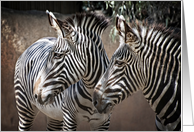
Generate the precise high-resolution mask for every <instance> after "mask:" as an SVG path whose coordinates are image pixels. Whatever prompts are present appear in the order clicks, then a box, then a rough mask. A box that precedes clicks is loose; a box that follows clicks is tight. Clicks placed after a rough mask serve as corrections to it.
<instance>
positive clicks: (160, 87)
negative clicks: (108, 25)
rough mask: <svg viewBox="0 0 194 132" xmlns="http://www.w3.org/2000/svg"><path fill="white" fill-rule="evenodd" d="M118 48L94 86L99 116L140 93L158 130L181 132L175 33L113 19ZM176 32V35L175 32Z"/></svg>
mask: <svg viewBox="0 0 194 132" xmlns="http://www.w3.org/2000/svg"><path fill="white" fill-rule="evenodd" d="M116 24H117V25H116V26H117V30H118V33H119V35H120V37H121V42H120V46H119V47H118V49H117V50H116V51H115V53H114V54H113V56H112V58H111V61H110V64H109V66H108V68H107V70H106V72H105V73H104V75H103V77H102V78H101V79H100V81H99V83H98V84H97V86H96V87H95V92H94V97H93V103H94V105H95V106H96V108H97V109H98V111H99V112H100V113H109V112H110V111H111V110H112V108H113V107H114V105H115V104H118V103H120V102H121V101H122V100H124V99H126V98H127V97H128V96H130V95H131V94H133V93H135V92H136V91H138V90H142V91H143V94H144V97H145V98H146V100H147V101H148V103H149V105H150V106H151V108H152V109H153V110H154V111H155V113H156V126H157V128H158V130H181V39H180V32H179V30H171V29H167V28H165V27H163V26H162V25H157V24H152V25H151V24H148V23H147V22H146V21H144V22H142V23H141V22H138V21H137V22H134V23H130V24H127V23H126V22H125V20H124V19H123V18H122V17H117V22H116ZM177 31H178V32H177Z"/></svg>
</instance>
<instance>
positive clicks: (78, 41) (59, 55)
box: [34, 12, 109, 104]
mask: <svg viewBox="0 0 194 132" xmlns="http://www.w3.org/2000/svg"><path fill="white" fill-rule="evenodd" d="M48 16H49V22H50V24H51V26H52V27H54V29H56V31H57V33H58V39H57V40H56V42H55V44H54V46H53V48H52V50H51V51H50V54H49V56H48V58H47V63H46V64H45V68H44V70H43V72H42V73H41V74H40V76H39V77H38V80H37V81H36V82H37V84H38V85H36V84H35V86H37V87H35V90H34V96H35V98H36V99H37V101H38V102H39V103H40V104H50V103H52V102H53V101H54V100H53V99H54V97H55V96H56V95H57V94H59V93H60V92H62V91H63V90H65V89H67V88H68V87H69V86H70V85H72V84H74V83H76V82H78V81H79V80H80V79H82V78H83V79H85V80H84V82H87V81H89V80H91V77H92V76H94V74H96V73H97V72H96V71H94V68H96V69H98V68H101V66H99V65H98V64H100V65H103V64H104V63H103V61H108V59H107V60H106V59H105V60H104V59H103V57H104V56H106V55H105V54H104V52H105V51H104V47H103V45H102V41H101V38H100V37H101V34H102V32H103V31H104V29H105V28H106V27H107V26H108V23H109V20H108V19H105V17H102V16H97V15H95V14H84V13H81V14H76V15H73V16H72V17H69V18H67V19H65V21H60V20H59V19H56V18H55V16H54V15H53V14H52V13H51V12H48ZM96 59H97V60H98V62H97V63H96V62H95V60H96ZM105 64H107V63H105ZM102 67H107V66H102ZM99 70H100V72H104V71H105V69H99ZM95 72H96V73H95ZM99 75H101V74H99ZM88 85H91V84H88ZM93 87H94V86H93Z"/></svg>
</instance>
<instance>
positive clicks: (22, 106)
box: [15, 91, 39, 131]
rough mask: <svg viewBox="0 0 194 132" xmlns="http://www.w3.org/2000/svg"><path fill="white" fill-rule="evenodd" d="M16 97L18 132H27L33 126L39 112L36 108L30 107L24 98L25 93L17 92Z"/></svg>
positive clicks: (27, 100)
mask: <svg viewBox="0 0 194 132" xmlns="http://www.w3.org/2000/svg"><path fill="white" fill-rule="evenodd" d="M15 97H16V108H17V110H18V116H19V126H18V129H19V130H20V131H28V130H30V129H31V127H32V125H33V121H34V119H35V117H36V115H37V114H38V112H39V110H38V109H37V108H36V106H34V105H32V104H31V103H30V101H29V99H28V98H27V97H26V94H25V92H21V91H19V92H17V91H16V94H15Z"/></svg>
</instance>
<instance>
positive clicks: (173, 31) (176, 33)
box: [119, 19, 181, 41]
mask: <svg viewBox="0 0 194 132" xmlns="http://www.w3.org/2000/svg"><path fill="white" fill-rule="evenodd" d="M127 24H128V25H129V26H130V28H135V29H136V30H137V31H138V33H139V34H141V31H142V27H146V28H147V29H148V30H150V29H153V31H159V32H162V33H163V34H165V35H169V36H171V37H172V38H174V39H176V40H178V41H181V30H180V29H179V28H173V27H169V28H167V27H165V25H164V24H161V23H156V22H151V21H148V20H143V21H142V22H141V21H139V20H137V19H136V20H135V21H131V22H130V23H127ZM119 35H120V34H119Z"/></svg>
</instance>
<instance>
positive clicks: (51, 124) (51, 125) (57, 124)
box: [47, 116, 63, 131]
mask: <svg viewBox="0 0 194 132" xmlns="http://www.w3.org/2000/svg"><path fill="white" fill-rule="evenodd" d="M62 127H63V121H59V120H55V119H52V118H50V117H48V116H47V131H62Z"/></svg>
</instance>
